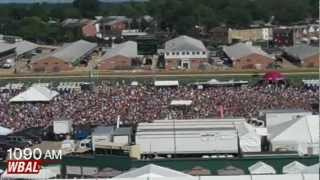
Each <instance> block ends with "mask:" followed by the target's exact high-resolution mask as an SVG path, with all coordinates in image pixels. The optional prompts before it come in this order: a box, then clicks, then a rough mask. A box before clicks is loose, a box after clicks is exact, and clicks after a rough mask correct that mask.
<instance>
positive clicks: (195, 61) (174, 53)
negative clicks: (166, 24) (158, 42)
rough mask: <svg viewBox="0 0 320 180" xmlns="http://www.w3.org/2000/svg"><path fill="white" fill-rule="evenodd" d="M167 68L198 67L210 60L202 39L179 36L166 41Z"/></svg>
mask: <svg viewBox="0 0 320 180" xmlns="http://www.w3.org/2000/svg"><path fill="white" fill-rule="evenodd" d="M164 56H165V67H166V69H198V68H199V67H200V65H201V64H203V63H207V62H208V50H207V48H206V47H205V45H204V44H203V42H201V41H200V40H197V39H194V38H191V37H188V36H179V37H177V38H175V39H172V40H169V41H167V42H166V43H165V54H164Z"/></svg>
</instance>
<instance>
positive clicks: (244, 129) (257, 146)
mask: <svg viewBox="0 0 320 180" xmlns="http://www.w3.org/2000/svg"><path fill="white" fill-rule="evenodd" d="M236 127H237V130H238V134H239V142H240V148H241V151H242V152H261V136H260V135H259V134H258V133H257V131H256V130H255V128H254V127H253V126H252V125H250V124H248V123H246V122H242V123H240V124H238V125H237V126H236Z"/></svg>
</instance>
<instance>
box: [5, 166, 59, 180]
mask: <svg viewBox="0 0 320 180" xmlns="http://www.w3.org/2000/svg"><path fill="white" fill-rule="evenodd" d="M59 174H60V172H57V171H56V170H55V169H51V168H50V167H44V168H42V169H41V170H40V172H39V173H38V174H8V172H7V170H6V171H5V172H4V173H3V174H2V176H1V178H2V179H49V178H55V177H57V176H58V175H59Z"/></svg>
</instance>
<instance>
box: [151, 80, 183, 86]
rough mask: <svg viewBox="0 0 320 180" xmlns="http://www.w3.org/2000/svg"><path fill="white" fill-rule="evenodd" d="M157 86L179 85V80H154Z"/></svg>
mask: <svg viewBox="0 0 320 180" xmlns="http://www.w3.org/2000/svg"><path fill="white" fill-rule="evenodd" d="M154 85H155V86H179V81H154Z"/></svg>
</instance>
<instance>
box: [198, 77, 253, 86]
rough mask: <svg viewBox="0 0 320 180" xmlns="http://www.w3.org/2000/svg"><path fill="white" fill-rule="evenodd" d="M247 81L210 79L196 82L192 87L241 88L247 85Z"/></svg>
mask: <svg viewBox="0 0 320 180" xmlns="http://www.w3.org/2000/svg"><path fill="white" fill-rule="evenodd" d="M248 83H249V82H248V81H242V80H240V81H235V80H229V81H219V80H217V79H211V80H209V81H206V82H196V83H193V85H206V86H237V85H238V86H241V85H247V84H248Z"/></svg>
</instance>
